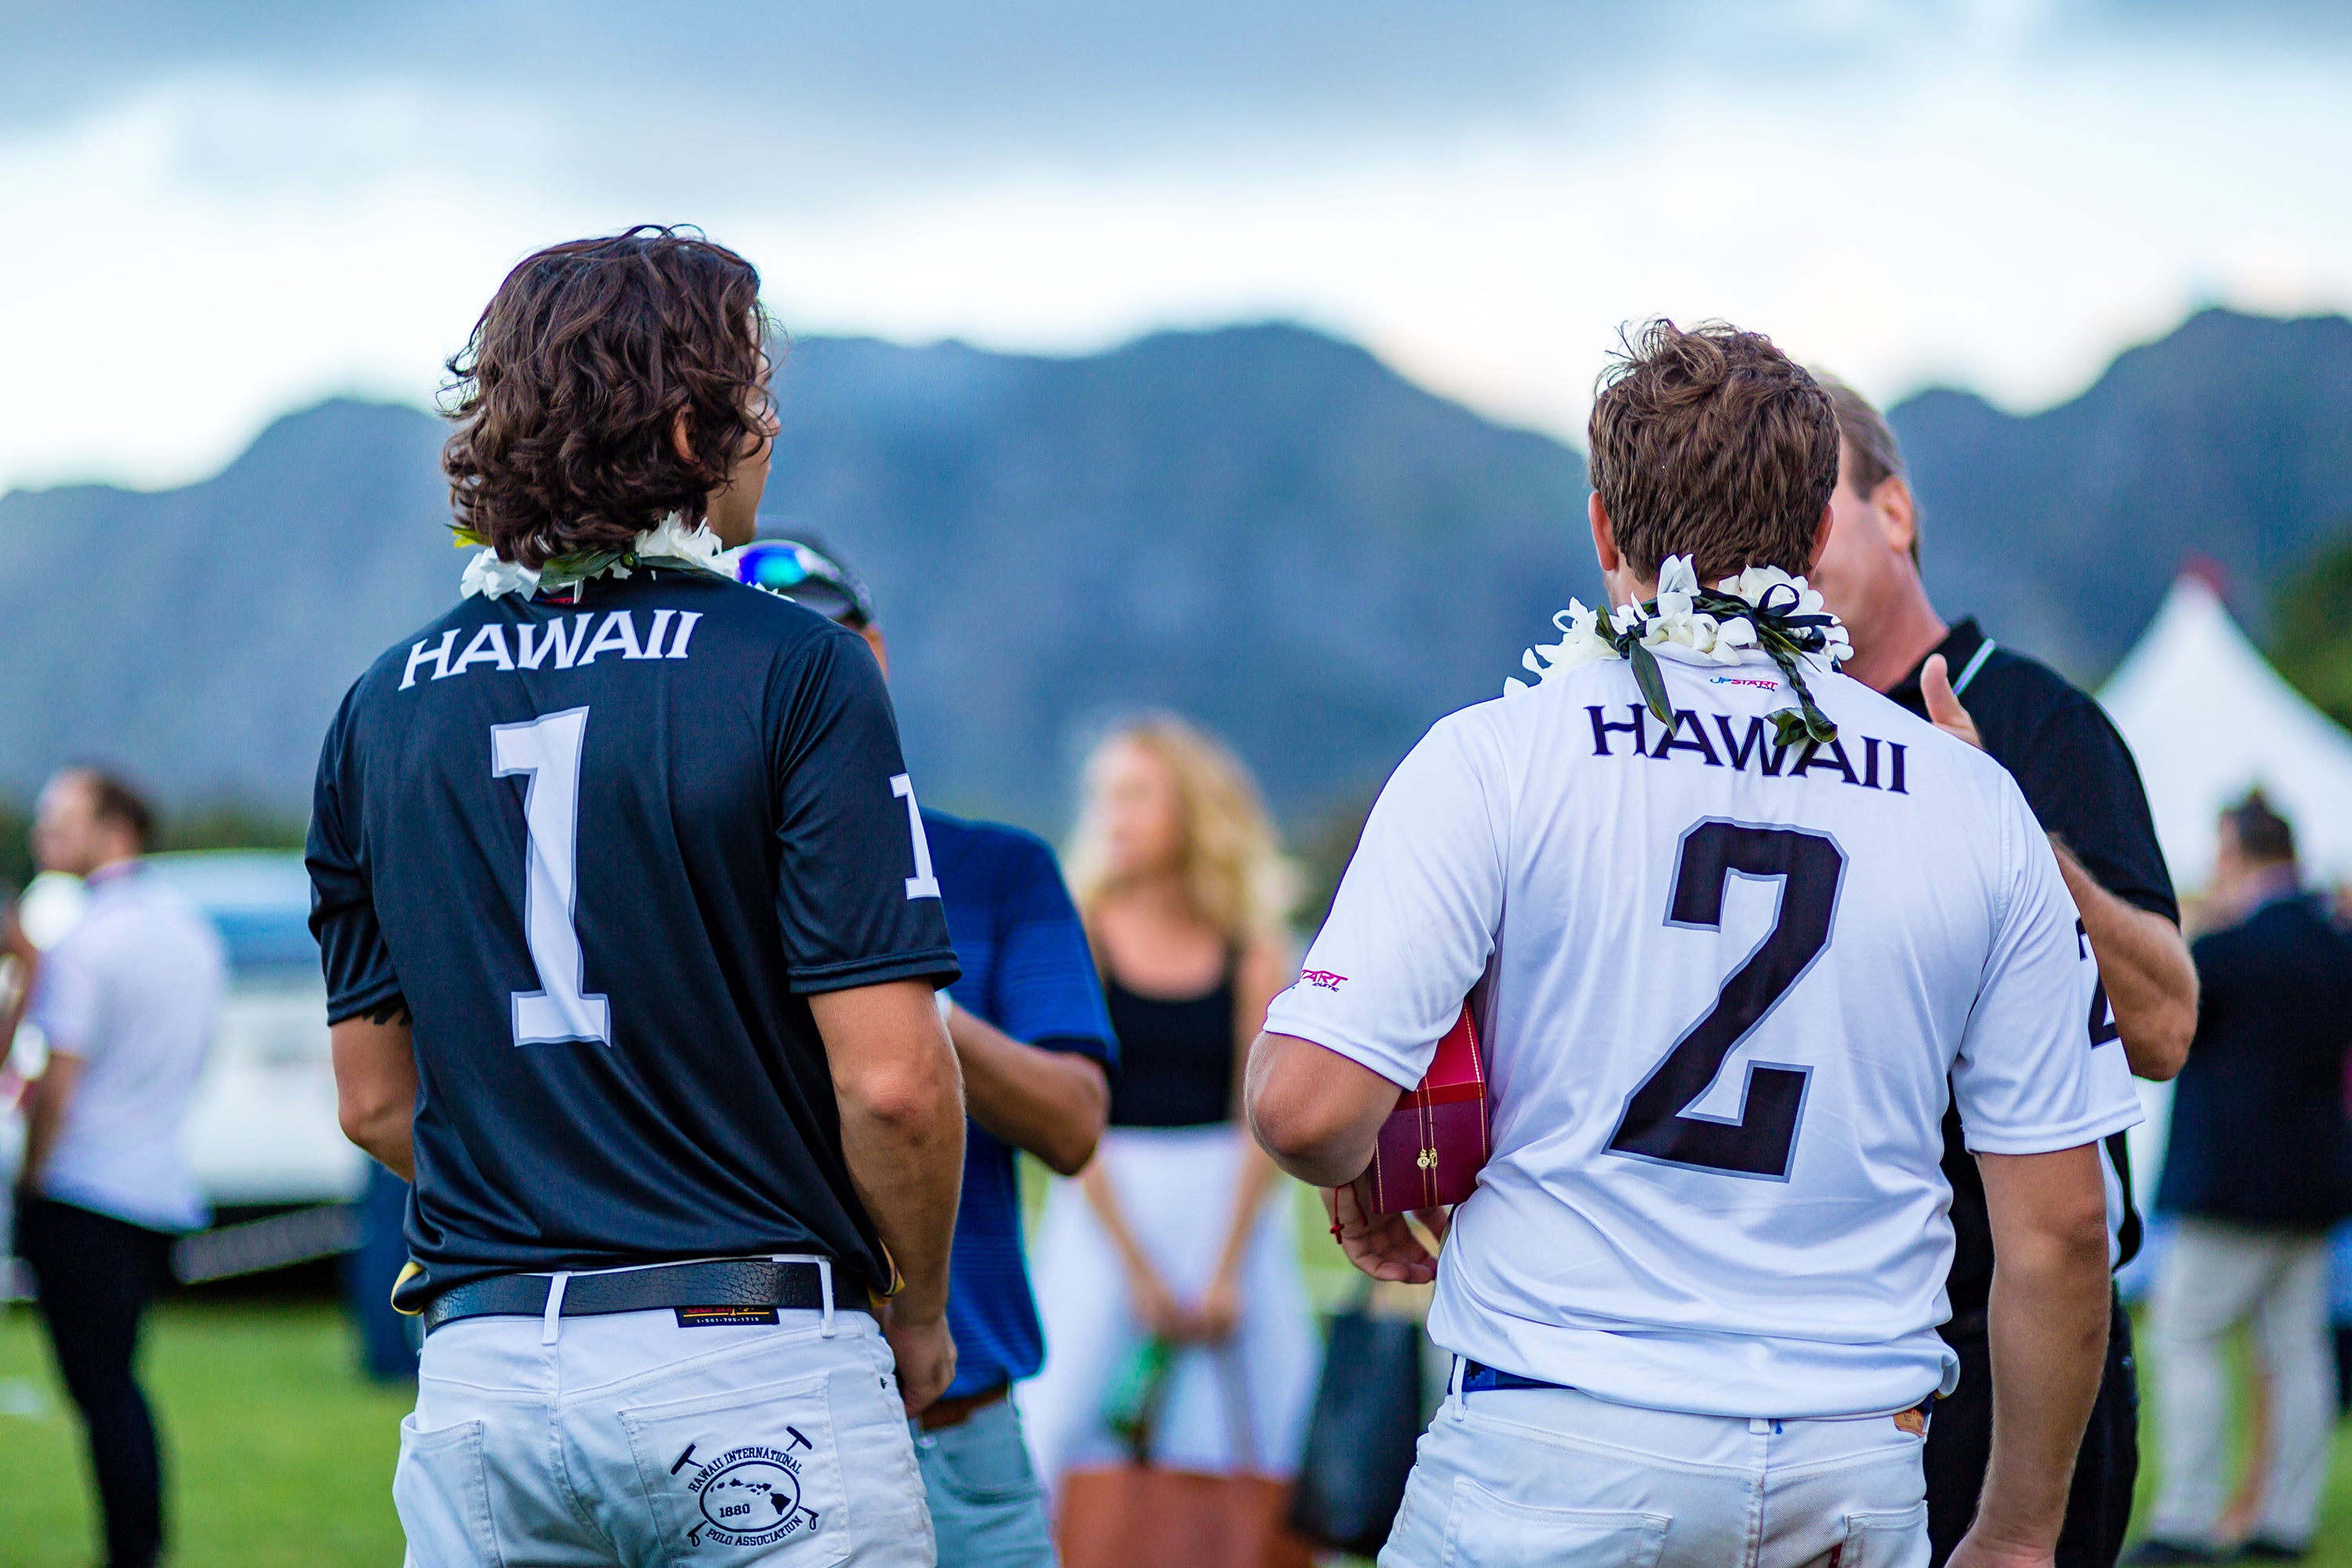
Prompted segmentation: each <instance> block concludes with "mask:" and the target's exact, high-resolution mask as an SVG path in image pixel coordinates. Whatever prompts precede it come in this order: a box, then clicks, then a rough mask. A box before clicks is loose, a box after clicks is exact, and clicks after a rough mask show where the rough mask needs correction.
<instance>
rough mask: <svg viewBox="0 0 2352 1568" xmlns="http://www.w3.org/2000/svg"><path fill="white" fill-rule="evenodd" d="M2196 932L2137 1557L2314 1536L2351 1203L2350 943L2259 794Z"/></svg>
mask: <svg viewBox="0 0 2352 1568" xmlns="http://www.w3.org/2000/svg"><path fill="white" fill-rule="evenodd" d="M2207 898H2208V907H2209V910H2210V912H2211V914H2212V915H2213V916H2214V918H2216V919H2217V920H2218V921H2222V922H2225V923H2223V924H2222V925H2221V927H2220V929H2216V930H2211V931H2207V932H2206V933H2205V934H2204V935H2202V936H2200V937H2199V938H2198V939H2197V942H2196V945H2195V948H2194V950H2193V951H2194V952H2195V954H2196V959H2197V973H2198V975H2199V978H2200V981H2201V982H2202V984H2203V987H2204V1007H2203V1011H2202V1014H2201V1016H2200V1017H2199V1019H2198V1025H2197V1041H2196V1046H2195V1047H2194V1048H2193V1049H2192V1050H2191V1051H2190V1052H2189V1065H2188V1066H2187V1067H2186V1068H2183V1069H2181V1073H2180V1080H2179V1088H2178V1089H2177V1090H2176V1091H2175V1093H2174V1095H2173V1100H2172V1132H2171V1137H2170V1140H2169V1142H2168V1144H2167V1152H2166V1155H2165V1162H2164V1178H2163V1180H2162V1182H2161V1183H2160V1184H2158V1188H2157V1207H2158V1210H2159V1211H2161V1212H2162V1213H2165V1214H2167V1215H2175V1216H2178V1218H2179V1227H2178V1229H2177V1231H2176V1232H2175V1234H2174V1237H2173V1241H2172V1247H2171V1249H2170V1251H2169V1252H2168V1253H2167V1255H2166V1256H2165V1258H2164V1264H2163V1268H2162V1269H2161V1271H2160V1272H2159V1274H2158V1279H2157V1286H2156V1303H2155V1317H2154V1327H2155V1334H2156V1342H2157V1346H2158V1355H2159V1357H2160V1358H2161V1362H2162V1367H2163V1373H2164V1375H2163V1378H2162V1380H2161V1381H2160V1383H2159V1384H2158V1410H2159V1413H2160V1415H2161V1416H2162V1419H2161V1420H2160V1421H2159V1422H2158V1424H2157V1430H2158V1432H2159V1433H2160V1434H2161V1435H2162V1441H2163V1445H2164V1464H2163V1466H2162V1469H2163V1476H2164V1482H2163V1486H2162V1488H2161V1489H2160V1490H2159V1491H2158V1495H2157V1501H2156V1508H2155V1511H2154V1513H2153V1515H2152V1516H2151V1518H2150V1521H2149V1525H2148V1539H2147V1541H2145V1542H2142V1543H2141V1545H2140V1547H2139V1549H2138V1551H2137V1552H2136V1553H2135V1554H2134V1561H2135V1562H2145V1563H2198V1562H2209V1561H2212V1560H2214V1559H2215V1558H2217V1557H2219V1556H2220V1555H2221V1554H2222V1553H2223V1552H2224V1551H2225V1550H2228V1549H2231V1548H2234V1550H2235V1552H2236V1553H2237V1555H2238V1556H2240V1557H2241V1558H2251V1559H2257V1560H2277V1561H2283V1562H2284V1561H2292V1560H2294V1559H2296V1558H2299V1557H2301V1556H2303V1555H2304V1554H2305V1552H2307V1551H2308V1550H2309V1549H2310V1546H2311V1544H2312V1539H2313V1534H2314V1531H2315V1530H2316V1528H2317V1525H2318V1519H2319V1504H2320V1497H2321V1492H2322V1489H2324V1487H2325V1486H2326V1478H2327V1461H2328V1447H2329V1438H2330V1436H2331V1432H2332V1429H2333V1426H2334V1423H2335V1417H2336V1366H2335V1347H2334V1345H2333V1343H2332V1342H2331V1338H2330V1335H2329V1332H2328V1291H2327V1265H2328V1238H2327V1233H2328V1230H2329V1228H2330V1227H2331V1226H2334V1225H2335V1224H2336V1222H2337V1221H2339V1220H2341V1219H2343V1218H2345V1217H2346V1216H2347V1215H2352V1125H2347V1120H2346V1116H2345V1107H2344V1074H2345V1059H2346V1054H2347V1049H2352V940H2347V938H2346V937H2345V935H2344V934H2343V932H2341V931H2338V930H2337V929H2336V927H2335V925H2334V924H2333V923H2332V922H2331V921H2329V920H2328V919H2327V915H2326V910H2324V909H2323V908H2322V907H2321V905H2320V903H2319V902H2318V900H2315V899H2314V898H2312V897H2311V896H2310V895H2309V894H2307V893H2306V892H2305V889H2304V887H2303V882H2302V877H2301V873H2300V871H2299V869H2298V868H2297V867H2296V864H2295V853H2294V831H2293V829H2292V828H2291V827H2290V826H2288V824H2287V823H2286V822H2285V821H2284V819H2283V818H2281V817H2280V816H2279V815H2278V814H2277V813H2276V812H2275V811H2273V809H2272V808H2271V806H2270V805H2269V803H2268V802H2267V801H2265V800H2264V799H2263V796H2262V794H2261V792H2259V791H2257V792H2255V793H2254V794H2253V795H2250V796H2249V797H2248V798H2247V799H2246V800H2244V801H2243V802H2242V803H2241V804H2239V805H2235V806H2232V807H2231V808H2230V809H2229V810H2228V811H2226V812H2224V813H2222V815H2221V837H2220V842H2219V845H2218V847H2217V851H2216V854H2215V857H2214V862H2213V881H2212V886H2211V888H2210V890H2209V892H2208V895H2207ZM2247 1322H2251V1323H2252V1327H2253V1340H2254V1349H2255V1355H2256V1360H2257V1363H2258V1365H2259V1369H2260V1373H2261V1376H2262V1378H2263V1383H2264V1384H2265V1388H2266V1392H2267V1394H2268V1395H2269V1398H2268V1405H2267V1408H2268V1411H2269V1421H2268V1423H2267V1427H2268V1430H2267V1436H2268V1442H2267V1445H2266V1452H2265V1453H2264V1454H2263V1460H2262V1478H2263V1479H2262V1482H2261V1487H2260V1495H2259V1499H2258V1500H2257V1501H2256V1504H2255V1508H2254V1511H2253V1517H2252V1534H2251V1535H2250V1536H2249V1537H2248V1538H2247V1539H2246V1540H2245V1541H2243V1542H2234V1543H2233V1542H2224V1541H2222V1540H2220V1539H2218V1538H2217V1537H2218V1535H2219V1533H2220V1531H2219V1526H2220V1523H2221V1517H2222V1513H2223V1510H2224V1508H2225V1507H2226V1505H2227V1504H2228V1501H2229V1497H2230V1488H2229V1483H2228V1477H2227V1471H2228V1453H2229V1436H2228V1425H2229V1423H2228V1405H2229V1394H2228V1388H2229V1381H2230V1378H2229V1370H2228V1364H2227V1353H2226V1352H2227V1342H2228V1339H2229V1337H2230V1335H2231V1332H2232V1331H2234V1330H2235V1329H2236V1328H2237V1327H2238V1326H2239V1325H2240V1324H2242V1323H2247Z"/></svg>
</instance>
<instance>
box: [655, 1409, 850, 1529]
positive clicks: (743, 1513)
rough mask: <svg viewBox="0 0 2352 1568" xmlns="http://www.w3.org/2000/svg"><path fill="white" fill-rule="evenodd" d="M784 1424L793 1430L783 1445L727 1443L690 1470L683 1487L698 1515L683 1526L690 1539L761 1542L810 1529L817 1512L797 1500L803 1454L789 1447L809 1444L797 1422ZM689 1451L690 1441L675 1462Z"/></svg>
mask: <svg viewBox="0 0 2352 1568" xmlns="http://www.w3.org/2000/svg"><path fill="white" fill-rule="evenodd" d="M784 1430H785V1431H786V1432H788V1433H790V1434H791V1435H792V1442H791V1445H790V1446H789V1447H783V1448H772V1447H767V1446H766V1445H764V1444H751V1445H748V1446H746V1447H740V1448H730V1449H729V1450H728V1451H727V1452H725V1453H723V1454H721V1455H719V1458H716V1459H713V1460H711V1461H710V1462H709V1464H707V1465H705V1466H703V1467H702V1468H700V1469H698V1470H697V1471H695V1472H694V1479H692V1480H690V1481H688V1483H687V1489H688V1491H690V1492H692V1493H693V1494H694V1497H695V1500H696V1501H697V1503H698V1504H699V1505H700V1509H701V1513H702V1517H701V1519H700V1520H698V1521H696V1523H695V1525H694V1527H693V1528H692V1529H690V1530H688V1531H687V1532H686V1538H687V1540H688V1542H691V1543H693V1544H696V1545H699V1544H701V1543H702V1542H704V1541H709V1542H712V1543H713V1544H716V1545H719V1546H766V1545H770V1544H772V1543H773V1542H779V1541H789V1540H791V1539H792V1538H793V1537H794V1536H797V1535H803V1534H808V1533H811V1532H814V1531H815V1529H816V1527H817V1512H816V1510H814V1509H813V1508H810V1507H808V1506H806V1505H805V1504H804V1503H803V1502H802V1500H801V1465H802V1462H803V1460H802V1457H801V1456H798V1455H795V1454H794V1453H793V1449H794V1448H807V1449H809V1450H810V1451H812V1452H814V1445H812V1444H811V1443H810V1442H809V1440H808V1439H807V1438H806V1437H804V1436H801V1434H800V1431H799V1430H798V1429H797V1428H795V1427H791V1426H787V1427H785V1428H784ZM693 1451H694V1450H693V1448H692V1447H691V1446H689V1447H688V1449H687V1452H686V1453H685V1454H681V1455H679V1456H678V1467H677V1468H683V1467H684V1465H685V1463H686V1460H687V1458H688V1455H691V1454H692V1453H693ZM672 1473H673V1474H675V1473H676V1470H675V1469H673V1471H672Z"/></svg>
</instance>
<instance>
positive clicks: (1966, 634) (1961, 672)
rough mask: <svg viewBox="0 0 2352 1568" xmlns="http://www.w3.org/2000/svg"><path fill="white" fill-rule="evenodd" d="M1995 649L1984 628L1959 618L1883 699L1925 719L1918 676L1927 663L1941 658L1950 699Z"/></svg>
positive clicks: (1963, 688)
mask: <svg viewBox="0 0 2352 1568" xmlns="http://www.w3.org/2000/svg"><path fill="white" fill-rule="evenodd" d="M1997 646H1999V645H1997V644H1996V643H1994V641H1993V640H1992V638H1990V637H1987V636H1985V635H1984V628H1983V627H1982V626H1979V625H1977V618H1976V617H1975V616H1962V617H1960V619H1959V620H1958V622H1956V623H1954V625H1953V626H1952V629H1951V630H1950V631H1948V632H1946V633H1945V634H1944V640H1943V641H1942V642H1939V643H1937V645H1936V646H1935V647H1931V648H1929V649H1928V650H1927V652H1926V653H1924V654H1921V655H1920V656H1919V662H1918V663H1916V664H1915V665H1913V666H1912V667H1911V673H1909V674H1908V675H1906V676H1905V677H1904V678H1903V679H1900V680H1898V681H1896V682H1895V684H1894V685H1893V686H1891V687H1889V688H1887V690H1886V696H1887V699H1888V700H1890V701H1894V702H1900V703H1901V704H1903V706H1904V707H1906V708H1908V709H1909V710H1911V711H1912V712H1914V713H1916V714H1918V715H1919V716H1920V717H1921V718H1923V719H1924V718H1926V717H1927V698H1926V696H1925V695H1923V694H1922V693H1921V692H1920V690H1919V672H1920V671H1921V670H1923V669H1925V668H1927V661H1928V660H1929V659H1931V658H1935V657H1936V656H1937V654H1939V653H1940V654H1942V655H1943V656H1944V669H1945V672H1946V673H1947V674H1948V675H1949V676H1950V677H1951V679H1952V695H1953V696H1955V697H1958V695H1960V693H1962V692H1964V691H1966V690H1967V689H1969V682H1970V681H1972V680H1974V679H1976V678H1977V676H1978V674H1979V672H1980V671H1981V670H1982V669H1983V668H1984V661H1985V660H1986V659H1987V658H1990V657H1991V655H1992V651H1993V649H1994V648H1995V647H1997Z"/></svg>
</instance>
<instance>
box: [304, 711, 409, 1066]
mask: <svg viewBox="0 0 2352 1568" xmlns="http://www.w3.org/2000/svg"><path fill="white" fill-rule="evenodd" d="M357 695H358V688H356V687H354V688H353V689H352V694H351V695H350V696H347V697H345V698H344V699H343V706H342V709H341V711H339V712H338V713H337V714H336V715H335V721H334V723H333V725H332V726H331V727H330V728H329V729H328V731H327V742H326V744H325V745H324V746H323V747H322V748H320V752H319V775H318V778H317V780H316V781H315V782H314V783H313V784H312V786H311V791H310V837H309V839H308V840H307V842H306V843H305V845H304V847H303V852H302V858H303V863H304V865H305V866H306V867H307V868H309V870H310V934H311V935H312V936H314V937H316V938H317V939H318V941H319V966H320V970H321V971H322V972H323V973H325V976H326V981H327V1022H328V1023H330V1024H340V1023H342V1022H343V1021H344V1020H345V1019H348V1018H356V1017H359V1016H362V1015H363V1014H368V1013H373V1012H375V1011H377V1010H378V1009H380V1008H382V1007H383V1006H384V1005H387V1004H389V1003H393V1002H396V1001H398V1000H399V999H400V998H401V996H402V995H403V994H404V993H403V992H402V990H401V985H400V974H399V972H398V971H397V970H395V969H394V967H393V963H392V950H391V948H390V947H388V946H386V945H385V943H384V940H383V926H381V925H380V924H378V923H377V921H376V911H375V898H374V895H373V892H372V891H371V889H370V888H369V884H368V877H367V869H366V861H365V858H364V856H363V854H362V837H361V833H360V807H361V775H360V770H359V767H358V765H357V760H356V757H355V755H354V749H353V746H352V732H351V730H352V705H353V701H354V700H355V699H356V697H357Z"/></svg>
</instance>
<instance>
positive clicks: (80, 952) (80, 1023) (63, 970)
mask: <svg viewBox="0 0 2352 1568" xmlns="http://www.w3.org/2000/svg"><path fill="white" fill-rule="evenodd" d="M95 958H96V955H95V954H94V953H92V952H91V951H90V947H89V943H88V942H76V941H75V940H74V938H73V936H72V935H70V934H69V935H68V936H67V937H66V939H65V940H64V941H62V942H58V945H57V946H55V947H53V948H51V949H50V950H49V951H48V952H46V953H44V954H43V955H42V957H41V964H40V968H39V970H38V971H37V973H35V975H34V977H33V996H32V1001H31V1003H30V1005H28V1006H27V1008H26V1012H27V1013H28V1014H30V1016H31V1017H32V1020H33V1022H34V1023H35V1024H37V1025H38V1026H40V1030H41V1036H42V1037H43V1038H44V1039H46V1040H47V1042H48V1044H49V1048H50V1049H52V1050H58V1051H63V1052H65V1053H66V1054H67V1055H68V1056H75V1057H81V1058H89V1056H90V1054H91V1053H92V1052H94V1051H97V1050H99V1049H100V1048H102V1047H103V1045H104V1043H105V1039H106V1016H105V1009H106V987H105V985H104V984H101V983H100V976H99V966H98V964H97V963H96V962H95Z"/></svg>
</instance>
